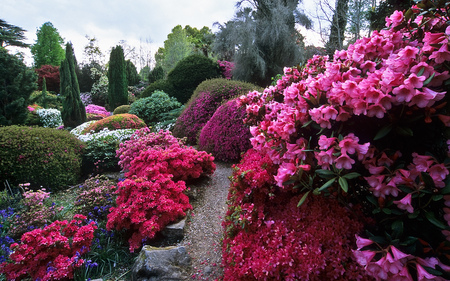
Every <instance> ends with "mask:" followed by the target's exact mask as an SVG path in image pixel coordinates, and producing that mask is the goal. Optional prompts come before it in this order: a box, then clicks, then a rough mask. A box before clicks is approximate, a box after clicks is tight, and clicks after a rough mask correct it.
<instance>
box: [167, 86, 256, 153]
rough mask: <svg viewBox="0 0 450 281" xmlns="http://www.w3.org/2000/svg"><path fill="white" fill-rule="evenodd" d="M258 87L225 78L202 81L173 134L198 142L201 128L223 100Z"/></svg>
mask: <svg viewBox="0 0 450 281" xmlns="http://www.w3.org/2000/svg"><path fill="white" fill-rule="evenodd" d="M258 89H261V88H260V87H258V86H256V85H253V84H250V83H245V82H240V81H230V80H227V79H223V78H217V79H211V80H206V81H204V82H202V83H201V84H200V85H198V87H197V89H195V92H194V94H193V95H192V97H191V99H190V100H189V102H188V103H187V104H186V107H185V109H184V111H183V112H182V113H181V115H180V117H178V119H177V121H176V122H175V125H174V127H173V135H174V136H176V137H178V138H183V137H186V140H187V142H188V143H190V144H196V143H197V139H198V136H199V134H200V131H201V129H202V128H203V126H204V125H205V124H206V122H208V120H209V119H210V118H211V117H212V116H213V114H214V112H215V111H216V110H217V108H218V107H219V106H220V105H221V104H222V103H223V101H226V100H229V99H231V98H233V97H237V96H240V95H243V94H247V93H248V92H249V91H253V90H258Z"/></svg>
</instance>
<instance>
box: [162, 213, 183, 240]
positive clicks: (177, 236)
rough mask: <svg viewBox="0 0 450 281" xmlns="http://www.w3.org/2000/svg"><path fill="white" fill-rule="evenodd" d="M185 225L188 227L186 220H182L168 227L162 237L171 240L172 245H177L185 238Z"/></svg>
mask: <svg viewBox="0 0 450 281" xmlns="http://www.w3.org/2000/svg"><path fill="white" fill-rule="evenodd" d="M185 225H186V218H184V219H182V220H181V221H179V222H177V223H174V224H170V225H168V226H166V227H165V228H164V229H163V231H162V235H163V236H164V238H165V239H167V240H169V241H170V243H177V242H179V241H181V240H182V239H183V238H184V227H185Z"/></svg>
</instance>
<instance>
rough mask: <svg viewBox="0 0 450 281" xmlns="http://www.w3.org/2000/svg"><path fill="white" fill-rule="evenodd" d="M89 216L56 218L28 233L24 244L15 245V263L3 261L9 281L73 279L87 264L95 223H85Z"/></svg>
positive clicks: (0, 265)
mask: <svg viewBox="0 0 450 281" xmlns="http://www.w3.org/2000/svg"><path fill="white" fill-rule="evenodd" d="M85 220H86V217H85V216H83V215H75V216H74V218H73V220H72V221H70V222H68V221H55V222H53V223H51V224H50V225H48V226H46V227H44V228H43V229H35V230H33V231H30V232H27V233H25V234H24V235H23V236H22V238H21V241H20V243H14V244H12V245H11V250H13V252H12V253H11V255H10V256H9V258H10V260H11V263H9V262H3V263H2V264H0V272H1V273H3V274H5V276H6V278H7V279H8V280H21V279H24V278H30V277H31V278H32V279H33V280H61V279H70V278H73V271H74V269H75V268H77V267H80V266H82V265H83V263H84V260H83V259H82V258H81V256H82V255H83V254H85V253H86V252H88V251H89V247H90V245H91V243H92V239H93V237H94V230H95V229H96V228H97V226H96V225H95V223H93V222H91V223H89V224H87V223H85V222H83V221H85Z"/></svg>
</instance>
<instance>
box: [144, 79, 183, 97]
mask: <svg viewBox="0 0 450 281" xmlns="http://www.w3.org/2000/svg"><path fill="white" fill-rule="evenodd" d="M155 91H163V92H164V93H166V94H168V95H169V96H171V97H173V96H175V88H174V87H173V85H172V84H171V83H170V82H169V81H167V80H157V81H155V82H153V83H151V84H150V85H148V86H147V88H145V90H144V91H143V92H142V93H141V98H146V97H149V96H151V95H152V94H153V93H154V92H155Z"/></svg>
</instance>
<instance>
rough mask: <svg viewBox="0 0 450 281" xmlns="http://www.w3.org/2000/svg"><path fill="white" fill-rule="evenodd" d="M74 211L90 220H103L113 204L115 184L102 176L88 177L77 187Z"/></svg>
mask: <svg viewBox="0 0 450 281" xmlns="http://www.w3.org/2000/svg"><path fill="white" fill-rule="evenodd" d="M79 188H80V191H81V192H80V193H79V194H78V196H77V197H76V199H75V203H74V205H75V208H74V209H75V211H76V213H77V214H82V215H85V216H87V217H89V218H92V219H94V218H95V219H101V218H102V219H105V218H106V215H107V214H108V213H109V208H110V207H112V206H113V205H114V204H115V199H116V198H115V194H114V192H115V191H116V187H115V183H114V182H113V181H111V180H110V179H108V178H107V177H106V176H103V175H96V176H94V177H90V178H88V179H87V180H85V181H84V183H83V184H82V185H80V186H79Z"/></svg>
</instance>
